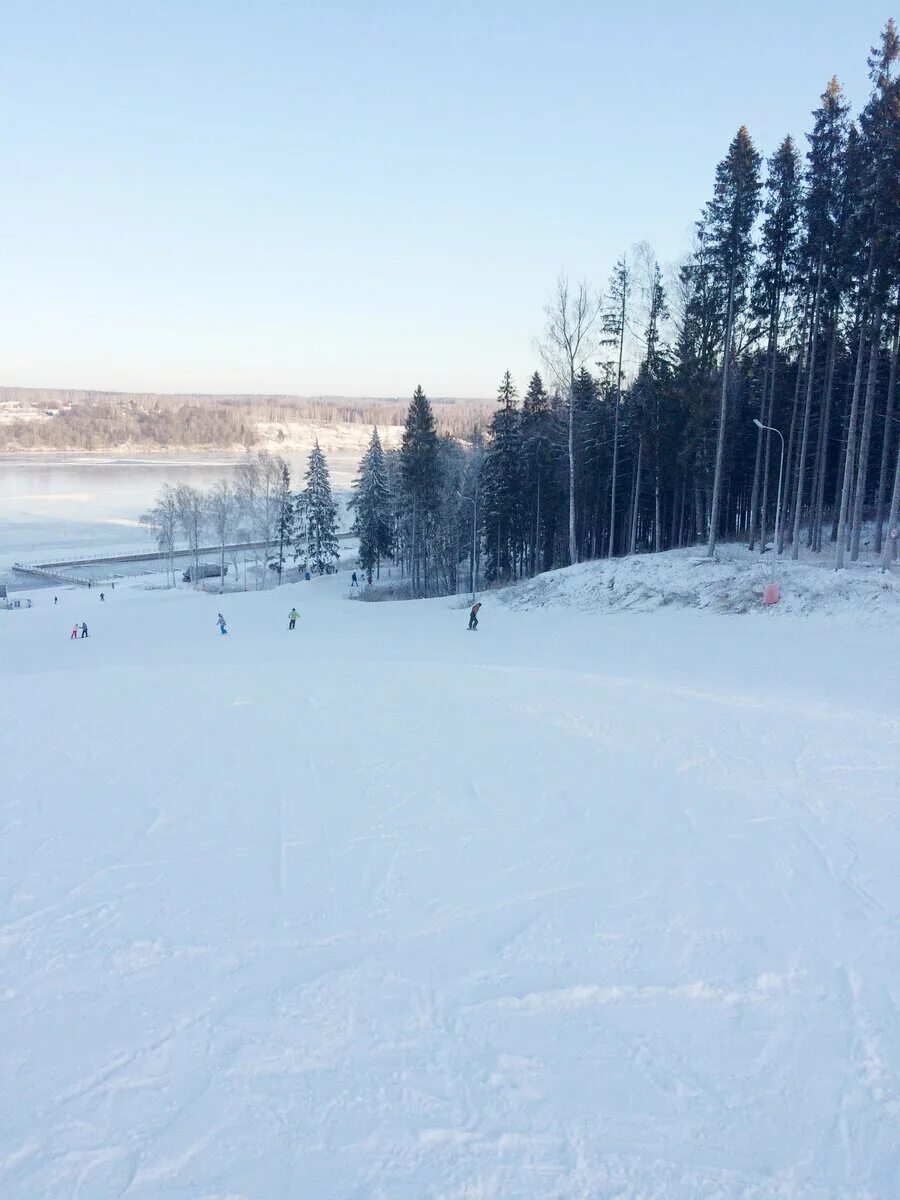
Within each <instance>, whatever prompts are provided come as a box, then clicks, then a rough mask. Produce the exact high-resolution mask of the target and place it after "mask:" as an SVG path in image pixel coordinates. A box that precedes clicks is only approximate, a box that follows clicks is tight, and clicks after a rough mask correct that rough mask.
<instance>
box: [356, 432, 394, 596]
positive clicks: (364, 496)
mask: <svg viewBox="0 0 900 1200" xmlns="http://www.w3.org/2000/svg"><path fill="white" fill-rule="evenodd" d="M350 508H351V510H352V511H353V513H354V521H353V532H354V533H355V534H356V536H357V537H358V538H359V555H358V557H359V565H360V566H361V567H362V569H363V570H364V571H366V572H368V573H369V574H371V572H372V571H374V572H375V573H376V575H377V576H380V575H381V564H382V562H383V561H384V560H385V559H388V558H390V555H391V550H392V544H393V530H392V521H391V489H390V485H389V483H388V474H387V464H386V462H385V456H384V450H383V449H382V446H381V439H380V438H379V436H378V430H377V429H373V430H372V437H371V440H370V441H369V447H368V449H367V450H366V452H365V454H364V455H363V457H362V460H361V461H360V464H359V474H358V476H357V477H356V480H355V482H354V484H353V496H352V498H351V500H350Z"/></svg>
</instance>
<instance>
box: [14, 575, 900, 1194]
mask: <svg viewBox="0 0 900 1200" xmlns="http://www.w3.org/2000/svg"><path fill="white" fill-rule="evenodd" d="M582 577H584V578H588V575H587V573H585V572H584V571H583V569H580V568H579V569H576V572H575V574H574V575H573V578H575V579H576V580H579V579H582ZM549 586H551V585H550V584H548V585H546V587H549ZM552 586H553V587H554V588H559V587H561V586H562V584H561V583H560V577H558V576H557V577H554V579H553V581H552ZM592 586H593V585H592ZM597 586H601V585H599V584H598V585H597ZM602 586H603V587H604V588H605V587H606V584H602ZM546 587H545V588H544V590H543V591H540V592H539V593H538V594H539V596H540V597H541V600H540V602H541V604H542V605H543V604H544V601H545V600H546ZM523 594H526V595H527V590H526V592H525V593H523ZM226 599H227V615H228V617H229V629H230V634H229V637H228V638H221V637H219V636H218V635H217V633H216V631H215V625H214V618H215V613H216V611H217V607H218V606H219V604H220V601H219V599H218V598H217V597H215V596H205V595H199V594H191V593H180V594H169V593H154V594H150V593H147V592H144V591H142V590H140V589H138V588H134V589H130V588H124V587H123V588H120V589H117V591H116V592H115V594H114V595H113V596H111V597H109V601H108V602H107V603H106V604H104V605H103V606H102V607H101V606H99V605H98V604H97V603H96V597H92V596H88V595H86V594H85V593H84V592H69V591H65V592H61V593H60V604H59V607H58V608H57V610H56V611H54V610H53V609H52V598H51V599H50V600H49V602H48V596H47V594H46V593H42V594H41V596H39V597H38V598H37V600H36V604H35V607H34V608H33V609H31V610H21V611H19V612H17V613H15V614H13V613H10V614H0V615H2V617H3V620H2V621H0V656H2V657H0V662H2V664H3V679H4V702H5V703H4V719H3V721H2V723H0V739H2V749H3V761H4V767H5V769H4V785H3V789H2V795H0V829H2V831H3V837H2V839H0V1025H2V1031H3V1037H2V1039H0V1068H2V1079H3V1085H2V1087H0V1195H2V1196H3V1197H4V1200H39V1198H43V1197H47V1198H48V1200H50V1198H52V1200H57V1198H60V1200H110V1198H123V1200H201V1198H202V1200H294V1198H296V1197H298V1196H304V1197H306V1196H308V1197H310V1198H311V1200H402V1198H404V1197H409V1198H410V1200H413V1198H415V1200H428V1198H432V1200H438V1198H440V1200H473V1198H479V1200H493V1198H496V1200H526V1198H527V1200H532V1198H534V1200H537V1198H541V1200H543V1198H544V1197H558V1198H559V1200H563V1198H565V1200H579V1198H580V1200H598V1198H599V1200H607V1198H608V1200H698V1198H701V1197H702V1198H703V1200H770V1198H771V1200H776V1198H777V1200H789V1198H790V1200H895V1197H896V1195H897V1180H898V1179H900V1139H898V1137H897V1129H898V1121H900V1020H898V1010H897V1005H898V996H900V987H898V983H897V980H898V979H900V875H898V872H897V868H896V864H897V861H898V851H900V834H898V832H897V820H896V814H897V802H898V799H900V771H898V768H900V721H898V719H897V717H896V716H895V714H897V713H898V712H900V705H898V701H900V682H898V677H897V672H896V669H895V665H894V664H893V662H892V661H891V658H890V654H887V653H885V647H890V635H888V636H887V637H886V635H885V630H884V629H883V628H882V627H880V626H879V624H878V623H877V622H873V623H870V624H865V625H863V626H861V627H859V628H854V627H852V626H849V625H846V624H841V625H840V628H839V630H838V632H837V633H836V632H835V628H834V627H833V625H832V624H831V623H830V621H829V619H828V618H827V617H821V618H816V617H808V618H805V619H802V618H799V617H790V616H785V617H782V618H781V619H779V620H777V621H768V620H763V619H762V618H760V617H754V616H745V617H737V618H736V617H733V616H723V615H718V614H716V613H713V612H703V613H696V612H693V613H692V612H677V611H673V610H671V609H667V610H665V611H658V612H656V613H653V614H644V613H639V612H633V611H623V612H618V613H603V614H597V613H590V612H582V611H576V610H564V609H560V608H554V607H552V606H545V607H541V608H540V609H539V610H534V609H532V610H528V609H527V608H518V607H516V606H515V605H510V604H508V603H507V604H504V605H497V604H494V603H492V602H491V597H490V596H488V597H487V598H486V604H485V607H484V608H483V609H482V615H483V620H482V624H481V628H480V630H479V636H478V637H477V638H471V637H468V636H467V635H466V631H465V616H466V614H465V611H464V610H461V609H458V608H457V607H455V603H454V602H453V601H446V600H445V601H430V602H422V603H415V604H409V603H407V604H390V605H388V604H375V605H367V604H361V603H357V602H350V601H348V600H347V599H346V588H345V581H344V580H342V579H341V578H336V579H326V580H322V581H316V582H315V583H313V584H310V585H298V586H296V587H294V586H291V587H285V588H282V589H280V590H278V591H273V592H267V593H262V594H255V595H253V594H251V595H229V596H228V597H227V598H226ZM294 603H296V605H297V607H298V609H299V610H300V612H301V620H300V622H299V623H298V628H297V630H296V632H295V633H292V634H290V635H289V634H288V633H287V631H286V629H285V617H286V614H287V612H288V610H289V609H290V607H291V605H292V604H294ZM623 603H624V604H625V605H626V607H627V601H623ZM91 614H92V618H91ZM83 618H86V619H88V621H89V624H90V627H91V637H90V638H89V639H87V641H86V642H84V643H82V642H77V643H70V642H69V641H68V631H69V629H70V628H71V624H72V622H73V621H75V620H76V619H77V620H81V619H83Z"/></svg>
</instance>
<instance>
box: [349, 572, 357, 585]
mask: <svg viewBox="0 0 900 1200" xmlns="http://www.w3.org/2000/svg"><path fill="white" fill-rule="evenodd" d="M350 586H351V587H352V588H358V587H359V580H358V579H357V578H356V572H355V571H354V572H353V574H352V575H351V576H350Z"/></svg>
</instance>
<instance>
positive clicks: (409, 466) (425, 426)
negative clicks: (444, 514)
mask: <svg viewBox="0 0 900 1200" xmlns="http://www.w3.org/2000/svg"><path fill="white" fill-rule="evenodd" d="M400 470H401V475H402V479H403V493H404V506H405V508H406V514H405V515H406V516H407V518H408V523H409V554H410V574H411V577H412V587H413V592H414V594H416V595H425V594H426V593H427V590H428V551H429V539H430V536H431V532H432V523H433V519H434V512H435V509H436V507H437V502H438V485H439V478H440V471H439V466H438V435H437V430H436V429H435V424H434V413H433V412H432V411H431V405H430V404H429V402H428V399H427V397H426V395H425V393H424V392H423V391H422V388H421V386H419V387H417V388H416V390H415V393H414V395H413V398H412V401H411V402H410V405H409V411H408V412H407V415H406V426H405V428H404V430H403V441H402V443H401V447H400Z"/></svg>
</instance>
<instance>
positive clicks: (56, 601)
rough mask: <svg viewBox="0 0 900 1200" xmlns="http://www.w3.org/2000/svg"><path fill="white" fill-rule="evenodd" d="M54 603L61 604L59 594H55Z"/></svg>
mask: <svg viewBox="0 0 900 1200" xmlns="http://www.w3.org/2000/svg"><path fill="white" fill-rule="evenodd" d="M53 603H54V604H59V596H54V597H53Z"/></svg>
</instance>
